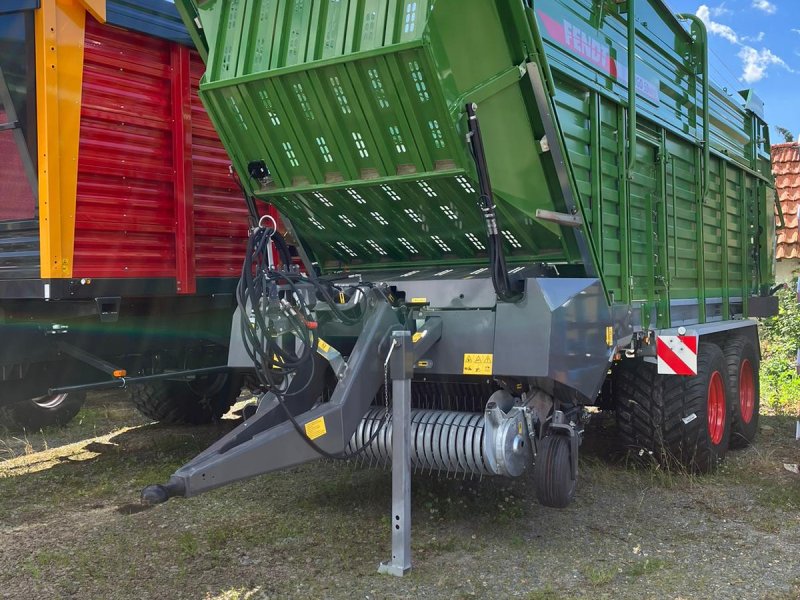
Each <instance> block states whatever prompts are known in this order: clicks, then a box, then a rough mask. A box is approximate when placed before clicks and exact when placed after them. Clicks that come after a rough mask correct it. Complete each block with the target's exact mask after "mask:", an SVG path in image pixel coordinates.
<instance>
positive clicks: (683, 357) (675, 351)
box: [656, 335, 697, 375]
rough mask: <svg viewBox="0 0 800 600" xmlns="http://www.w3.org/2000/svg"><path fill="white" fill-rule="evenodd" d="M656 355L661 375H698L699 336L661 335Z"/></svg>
mask: <svg viewBox="0 0 800 600" xmlns="http://www.w3.org/2000/svg"><path fill="white" fill-rule="evenodd" d="M656 355H657V357H658V372H659V374H661V375H697V336H694V335H663V336H661V335H660V336H658V338H656Z"/></svg>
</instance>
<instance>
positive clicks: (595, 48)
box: [538, 10, 659, 102]
mask: <svg viewBox="0 0 800 600" xmlns="http://www.w3.org/2000/svg"><path fill="white" fill-rule="evenodd" d="M538 13H539V19H540V20H541V22H542V25H544V29H545V31H546V32H547V35H548V36H549V37H550V38H552V39H553V41H555V42H557V43H558V44H559V45H561V46H563V47H564V48H566V49H567V50H570V51H571V52H572V53H573V54H576V55H577V56H579V57H580V58H582V59H583V60H585V61H586V62H588V63H590V64H592V65H594V66H595V67H597V68H598V69H600V70H601V71H603V72H604V73H606V74H608V75H610V76H611V77H613V78H614V79H616V80H617V81H619V82H620V83H621V84H622V85H628V69H627V67H625V66H624V65H622V64H620V63H618V62H617V61H616V60H615V59H614V58H612V56H611V46H609V45H608V44H605V43H603V42H601V41H600V40H598V39H597V38H595V37H592V36H591V35H589V34H588V33H586V32H585V31H584V30H583V29H581V28H580V27H578V26H577V25H575V24H574V23H572V22H570V21H568V20H567V19H563V20H562V21H557V20H556V19H554V18H553V17H551V16H550V15H548V14H547V13H545V12H543V11H541V10H540V11H538ZM636 92H637V93H639V94H641V95H642V96H644V97H645V98H647V99H648V100H652V101H653V102H658V100H659V91H658V84H657V83H653V82H652V81H648V80H647V79H645V78H644V77H642V76H640V75H638V74H637V75H636Z"/></svg>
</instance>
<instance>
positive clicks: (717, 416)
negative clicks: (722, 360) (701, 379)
mask: <svg viewBox="0 0 800 600" xmlns="http://www.w3.org/2000/svg"><path fill="white" fill-rule="evenodd" d="M724 432H725V387H724V386H723V384H722V376H721V375H720V374H719V371H714V372H713V373H712V374H711V381H709V383H708V435H709V436H710V437H711V443H712V444H714V445H715V446H716V445H717V444H719V443H720V442H721V441H722V434H723V433H724Z"/></svg>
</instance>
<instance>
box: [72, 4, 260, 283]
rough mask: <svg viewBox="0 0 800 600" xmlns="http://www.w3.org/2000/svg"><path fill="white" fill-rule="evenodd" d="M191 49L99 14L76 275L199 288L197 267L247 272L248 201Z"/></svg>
mask: <svg viewBox="0 0 800 600" xmlns="http://www.w3.org/2000/svg"><path fill="white" fill-rule="evenodd" d="M189 54H191V55H194V52H191V53H189V52H188V51H187V50H186V49H185V48H183V47H182V46H179V45H178V44H175V43H172V42H167V41H164V40H160V39H157V38H151V37H147V36H144V35H140V34H137V33H133V32H129V31H125V30H121V29H117V28H113V27H109V26H105V25H100V24H98V23H97V22H95V21H94V20H93V19H91V18H90V19H88V22H87V27H86V54H85V66H84V83H83V107H82V117H81V140H80V155H79V157H80V158H79V161H78V200H77V213H76V223H75V268H74V272H73V273H74V276H75V277H88V278H163V277H168V278H176V289H177V291H178V292H179V293H192V292H194V290H195V278H196V277H233V276H235V275H236V273H237V272H238V270H239V262H240V261H241V257H242V251H243V248H244V239H245V237H246V235H247V223H246V214H247V211H246V209H245V207H244V202H243V200H242V198H241V194H240V193H239V191H238V189H237V188H236V186H235V184H234V182H233V180H232V179H231V178H230V175H229V174H228V169H227V164H228V160H227V155H226V154H225V151H224V150H223V149H222V146H221V144H220V142H219V140H218V138H217V137H216V134H215V133H214V131H213V128H211V126H210V123H209V122H208V117H206V115H205V112H204V111H203V110H202V106H201V105H200V104H199V102H198V100H197V95H196V86H197V83H198V73H197V70H198V68H199V69H202V66H201V65H200V63H199V59H198V58H197V57H196V56H189ZM189 65H191V66H189ZM187 67H188V68H187ZM190 81H191V88H190V87H189V83H190Z"/></svg>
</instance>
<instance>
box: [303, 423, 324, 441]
mask: <svg viewBox="0 0 800 600" xmlns="http://www.w3.org/2000/svg"><path fill="white" fill-rule="evenodd" d="M326 433H328V430H327V429H325V417H320V418H319V419H314V420H313V421H309V422H308V423H306V435H307V436H308V439H310V440H315V439H317V438H320V437H322V436H323V435H325V434H326Z"/></svg>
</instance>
